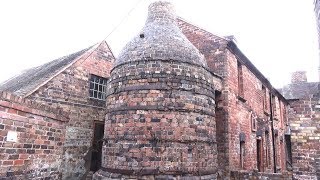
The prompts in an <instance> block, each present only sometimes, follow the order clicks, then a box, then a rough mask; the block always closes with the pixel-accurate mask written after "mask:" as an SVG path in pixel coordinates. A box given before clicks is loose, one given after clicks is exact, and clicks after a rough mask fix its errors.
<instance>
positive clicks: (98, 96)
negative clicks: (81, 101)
mask: <svg viewBox="0 0 320 180" xmlns="http://www.w3.org/2000/svg"><path fill="white" fill-rule="evenodd" d="M107 81H108V79H107V78H104V77H101V76H97V75H95V74H90V78H89V99H93V100H100V101H106V96H107Z"/></svg>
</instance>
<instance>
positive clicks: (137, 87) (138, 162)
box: [94, 2, 221, 179]
mask: <svg viewBox="0 0 320 180" xmlns="http://www.w3.org/2000/svg"><path fill="white" fill-rule="evenodd" d="M220 86H221V85H220V78H219V77H218V76H216V75H215V74H213V73H212V72H210V71H209V70H208V67H207V65H206V61H205V59H204V58H203V56H202V55H201V54H200V53H199V51H198V50H197V49H196V48H195V47H194V46H193V45H192V44H191V43H190V42H189V41H188V40H187V38H186V37H185V36H184V35H183V34H182V33H181V31H180V30H179V28H178V26H177V24H176V21H175V14H174V11H173V10H172V5H171V4H169V3H167V2H156V3H153V4H151V5H150V6H149V14H148V19H147V22H146V25H145V27H144V28H143V30H142V32H141V34H140V35H139V36H137V37H136V38H134V39H133V40H132V41H131V42H129V43H128V45H127V46H126V47H125V48H124V50H123V51H122V52H121V54H120V55H119V59H117V61H116V63H115V67H114V68H113V69H112V71H111V78H110V81H109V84H108V97H107V112H108V113H107V116H106V126H105V132H106V133H105V136H104V137H105V143H104V146H103V162H102V169H101V170H100V171H99V172H97V173H96V174H95V176H94V179H104V178H110V179H111V178H137V179H140V178H143V179H154V178H163V179H168V178H169V179H172V178H174V179H176V178H181V177H182V178H186V177H187V178H193V179H194V178H197V179H198V178H202V179H215V178H216V171H217V149H216V131H215V130H216V122H215V90H216V89H217V88H218V87H220Z"/></svg>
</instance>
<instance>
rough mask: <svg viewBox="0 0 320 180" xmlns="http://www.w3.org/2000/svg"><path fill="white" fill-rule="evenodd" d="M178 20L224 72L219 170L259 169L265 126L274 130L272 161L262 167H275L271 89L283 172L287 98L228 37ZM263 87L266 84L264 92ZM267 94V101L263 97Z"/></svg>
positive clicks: (213, 66) (219, 110) (219, 116)
mask: <svg viewBox="0 0 320 180" xmlns="http://www.w3.org/2000/svg"><path fill="white" fill-rule="evenodd" d="M178 23H179V26H180V28H181V29H182V31H183V33H184V34H185V35H186V36H187V38H188V39H189V40H190V41H191V42H192V43H193V44H194V45H195V46H196V47H197V48H198V49H199V50H200V52H201V53H203V54H204V56H205V57H206V60H207V63H208V66H209V68H210V69H211V70H213V71H214V72H215V73H217V74H219V75H220V76H222V77H223V81H222V90H221V93H220V94H218V96H217V98H216V104H217V107H216V121H217V137H221V138H218V139H217V148H218V164H219V167H220V172H219V174H220V175H221V176H222V177H223V176H228V170H240V169H242V170H248V171H252V170H254V169H257V134H261V135H260V136H262V137H263V138H266V136H265V132H266V130H267V131H269V136H268V139H269V140H268V141H269V145H268V151H269V157H270V160H269V161H270V163H269V164H268V165H267V164H266V161H267V157H266V156H262V160H263V161H262V163H263V165H262V166H263V168H262V169H261V171H266V172H273V150H272V136H271V134H272V133H271V123H270V121H269V120H270V102H269V99H270V97H269V93H270V91H271V92H272V93H273V94H274V95H275V96H274V102H273V103H274V105H273V107H274V108H273V109H274V115H275V118H274V119H275V120H274V121H273V122H274V128H275V129H276V131H277V133H278V134H277V137H275V138H276V140H275V144H276V147H277V149H276V151H277V152H276V156H277V160H276V161H277V166H278V168H277V169H278V170H279V171H281V172H282V171H285V170H286V166H285V157H286V156H285V146H284V143H283V137H284V132H285V130H286V128H287V127H286V125H285V115H284V114H285V113H286V102H285V101H284V98H282V96H281V95H279V94H278V93H275V91H274V89H273V88H272V86H271V85H270V83H269V82H267V80H266V79H265V78H264V77H263V76H262V75H261V73H260V72H258V70H257V69H256V68H255V67H254V66H253V65H252V64H251V63H250V62H248V60H243V59H246V57H245V56H244V55H243V54H240V55H239V54H237V52H235V51H234V48H230V47H229V41H227V40H226V39H224V38H221V37H218V36H215V35H213V34H211V33H209V32H206V31H205V30H203V29H201V28H199V27H196V26H194V25H191V24H189V23H187V22H185V21H183V20H181V19H180V20H179V21H178ZM240 53H241V52H240ZM239 64H240V66H239ZM239 67H240V68H241V76H242V83H241V84H242V87H243V89H242V92H241V93H240V92H239V76H238V71H239ZM262 86H264V87H265V91H263V89H262ZM264 94H265V100H266V101H265V102H263V101H264V100H263V99H264ZM280 96H281V97H280ZM279 97H280V98H279ZM264 103H265V107H264ZM253 116H254V117H255V118H256V119H257V128H256V130H252V124H251V119H252V117H253ZM260 132H262V133H260ZM240 134H242V135H244V137H245V142H244V146H245V152H244V162H243V167H241V165H240ZM263 142H264V143H263V152H266V151H267V144H266V142H267V141H266V139H264V141H263Z"/></svg>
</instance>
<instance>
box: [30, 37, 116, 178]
mask: <svg viewBox="0 0 320 180" xmlns="http://www.w3.org/2000/svg"><path fill="white" fill-rule="evenodd" d="M113 61H114V57H113V54H112V52H111V51H110V49H109V47H108V45H107V44H106V42H102V43H101V44H100V45H99V46H98V47H97V48H93V49H91V50H89V51H88V52H86V53H85V54H84V55H83V56H82V57H81V59H79V60H77V61H76V62H75V63H74V64H72V65H71V66H70V67H68V68H66V69H65V70H64V71H63V72H61V73H60V74H59V75H57V76H56V77H54V78H53V79H51V80H50V81H49V82H47V83H46V84H45V85H43V86H42V87H40V88H39V89H38V90H37V91H35V92H34V93H33V94H31V95H30V96H28V97H27V98H29V99H32V100H34V101H36V102H39V103H44V104H46V105H50V106H52V107H57V108H61V109H63V110H65V111H67V112H70V121H69V122H68V123H67V124H66V134H65V144H64V146H63V158H62V160H63V164H62V168H63V179H81V178H82V177H84V176H86V174H87V173H88V172H89V171H90V162H91V151H92V141H93V135H94V129H93V128H94V127H93V126H94V122H95V121H102V122H103V121H104V117H105V101H101V100H95V99H90V98H89V79H90V75H91V74H93V75H97V76H100V77H104V78H108V77H109V73H110V69H111V66H112V63H113Z"/></svg>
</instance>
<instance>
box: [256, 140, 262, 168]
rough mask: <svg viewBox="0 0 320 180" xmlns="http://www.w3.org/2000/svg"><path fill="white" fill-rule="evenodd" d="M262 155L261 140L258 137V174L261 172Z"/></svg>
mask: <svg viewBox="0 0 320 180" xmlns="http://www.w3.org/2000/svg"><path fill="white" fill-rule="evenodd" d="M262 154H263V151H262V140H261V137H259V138H257V168H258V171H259V172H263V163H262Z"/></svg>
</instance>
